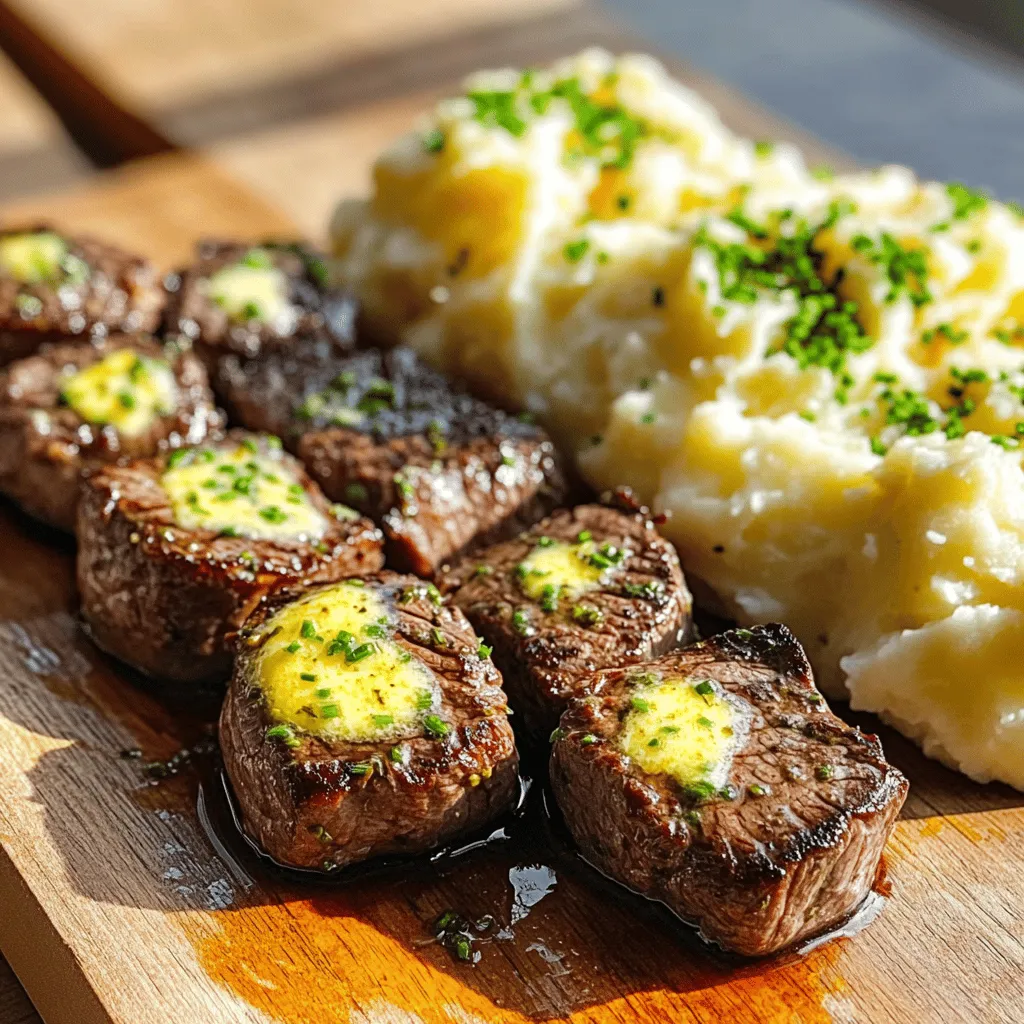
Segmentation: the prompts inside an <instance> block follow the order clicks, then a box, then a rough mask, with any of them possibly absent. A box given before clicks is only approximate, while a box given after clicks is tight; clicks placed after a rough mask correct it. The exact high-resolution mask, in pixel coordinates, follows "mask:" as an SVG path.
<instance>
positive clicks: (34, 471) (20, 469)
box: [0, 335, 223, 530]
mask: <svg viewBox="0 0 1024 1024" xmlns="http://www.w3.org/2000/svg"><path fill="white" fill-rule="evenodd" d="M222 424H223V420H222V417H221V414H220V413H219V412H218V411H217V410H216V409H215V407H214V404H213V395H211V394H210V389H209V387H208V386H207V379H206V371H205V370H204V369H203V365H202V363H200V362H199V360H198V359H196V357H195V356H194V355H191V354H189V353H181V352H179V351H178V350H177V349H176V348H175V347H173V346H161V345H159V344H157V343H156V342H155V341H154V340H153V339H152V338H149V337H147V336H144V335H138V336H131V335H113V336H111V337H110V338H108V339H107V340H106V341H103V342H96V343H94V342H90V341H79V342H74V343H70V344H66V345H53V346H48V347H47V348H46V349H45V350H44V351H42V352H40V353H38V354H37V355H34V356H28V357H26V358H25V359H20V360H18V361H16V362H14V363H11V364H10V365H9V366H7V367H5V368H4V369H3V370H0V491H3V492H4V493H5V494H7V495H9V496H10V497H12V498H13V499H14V500H15V501H17V502H18V503H19V504H20V505H21V506H22V508H24V509H25V510H26V511H27V512H29V513H30V514H32V515H34V516H36V517H37V518H39V519H42V520H44V521H45V522H48V523H50V524H51V525H53V526H57V527H60V528H61V529H64V530H72V529H74V523H75V505H76V503H77V501H78V491H79V478H80V476H81V475H82V473H83V472H86V471H89V470H91V469H94V468H96V467H97V466H100V465H105V464H109V463H115V462H120V461H127V460H128V459H132V458H142V457H145V456H149V455H155V454H157V453H158V452H163V451H168V450H170V449H173V448H178V447H181V446H182V445H188V444H198V443H200V442H201V441H203V440H204V439H205V438H206V437H207V436H209V435H211V434H215V433H219V432H220V430H221V427H222Z"/></svg>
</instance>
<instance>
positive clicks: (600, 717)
mask: <svg viewBox="0 0 1024 1024" xmlns="http://www.w3.org/2000/svg"><path fill="white" fill-rule="evenodd" d="M649 671H653V672H660V673H665V674H668V673H671V674H672V676H674V677H675V676H682V677H684V678H697V679H701V680H714V681H716V682H717V683H719V684H721V686H722V687H723V688H724V690H725V691H726V692H727V693H729V694H732V695H733V696H735V697H736V698H739V699H740V700H742V701H743V702H745V703H746V704H748V705H749V706H750V707H751V708H752V709H753V718H752V719H751V724H750V731H749V734H748V735H747V737H746V740H745V742H744V743H743V745H742V746H741V747H740V749H739V750H737V751H736V753H735V756H734V760H733V763H732V766H731V769H730V783H729V786H728V787H726V791H725V792H724V793H719V794H717V795H714V796H712V797H711V798H710V799H708V798H706V797H704V796H695V795H694V794H693V792H691V791H689V790H687V789H686V788H685V787H682V786H680V785H679V784H678V783H677V782H676V780H675V779H674V778H672V777H671V776H668V775H661V774H659V775H651V774H648V773H646V772H645V771H643V770H642V769H640V768H639V767H638V766H637V765H636V764H635V763H634V762H632V761H631V760H630V758H629V757H627V756H626V755H625V753H623V752H622V750H621V749H620V748H619V747H618V746H617V744H616V740H617V737H618V736H619V735H620V733H621V729H622V722H623V717H624V715H626V714H627V713H628V711H629V709H630V706H631V704H630V702H631V693H632V692H633V691H634V688H635V686H636V685H637V678H638V673H644V672H649ZM641 678H642V676H641ZM593 689H594V695H593V696H591V697H589V698H585V699H582V700H576V701H573V702H572V704H570V706H569V708H568V710H567V711H566V713H565V714H564V715H563V716H562V720H561V724H560V726H559V729H558V732H557V733H556V735H555V743H554V748H553V751H552V757H551V782H552V787H553V789H554V792H555V796H556V798H557V800H558V804H559V807H560V808H561V809H562V812H563V814H564V816H565V820H566V823H567V825H568V827H569V830H570V832H571V833H572V835H573V837H574V838H575V840H576V842H577V844H578V845H579V847H580V849H581V850H582V852H583V854H584V856H585V857H586V858H587V859H588V860H590V861H591V862H592V863H593V864H594V865H595V866H596V867H597V868H599V869H600V870H601V871H603V872H605V873H606V874H608V875H609V876H611V877H612V878H614V879H616V880H618V881H619V882H622V883H623V884H625V885H627V886H628V887H629V888H631V889H633V890H635V891H637V892H639V893H641V894H643V895H645V896H648V897H651V898H653V899H657V900H661V901H663V902H665V903H666V904H667V905H668V906H669V907H670V908H672V909H673V910H674V911H675V912H676V913H678V914H679V915H680V916H681V917H683V918H684V919H686V920H688V921H690V922H692V923H694V924H696V925H697V926H699V928H700V929H701V931H702V933H703V935H704V936H705V937H706V938H708V939H710V940H712V941H715V942H717V943H719V944H720V945H722V946H724V947H725V948H727V949H731V950H734V951H736V952H739V953H743V954H746V955H750V956H760V955H765V954H769V953H773V952H776V951H778V950H780V949H783V948H785V947H787V946H790V945H792V944H794V943H796V942H799V941H801V940H803V939H807V938H810V937H812V936H814V935H816V934H820V933H822V932H824V931H827V930H828V929H830V928H832V927H835V926H836V925H837V924H839V923H841V922H842V921H843V920H844V919H845V918H847V917H848V916H849V915H850V914H852V913H853V912H854V911H855V910H856V909H857V907H858V906H859V905H860V903H861V902H862V901H863V899H864V897H865V896H866V895H867V893H868V891H869V890H870V888H871V886H872V884H873V882H874V879H875V877H876V872H877V869H878V865H879V859H880V857H881V854H882V850H883V848H884V846H885V843H886V840H887V839H888V837H889V834H890V832H891V830H892V828H893V826H894V824H895V822H896V817H897V815H898V814H899V810H900V808H901V806H902V805H903V801H904V799H905V797H906V793H907V781H906V779H905V778H904V777H903V775H902V774H901V773H900V772H899V771H898V770H897V769H895V768H894V767H892V766H891V765H889V764H888V763H887V762H886V761H885V758H884V756H883V753H882V748H881V745H880V743H879V741H878V738H877V737H875V736H870V735H865V734H864V733H862V732H860V730H859V729H854V728H852V727H850V726H848V725H846V724H845V723H844V722H842V721H841V720H840V719H839V718H837V717H836V716H835V715H834V714H832V712H831V711H830V710H829V709H828V706H827V705H826V703H825V701H824V699H823V698H822V697H821V695H820V694H819V693H818V691H817V690H816V689H815V687H814V684H813V681H812V679H811V669H810V665H809V664H808V662H807V659H806V657H805V655H804V652H803V649H802V648H801V647H800V645H799V643H797V641H796V639H795V638H794V637H793V635H792V634H791V633H790V631H789V630H788V629H787V628H786V627H785V626H779V625H769V626H758V627H755V628H753V629H751V630H742V629H737V630H731V631H729V632H727V633H723V634H721V635H720V636H716V637H713V638H712V639H710V640H706V641H703V642H701V643H698V644H694V645H693V646H691V647H687V648H684V649H682V650H679V651H675V652H673V653H671V654H668V655H666V656H665V657H663V658H661V659H660V660H658V661H654V662H651V663H649V664H645V665H641V666H638V667H636V668H634V669H612V670H609V671H606V672H603V673H601V674H600V675H599V676H598V677H597V678H596V680H595V681H594V687H593Z"/></svg>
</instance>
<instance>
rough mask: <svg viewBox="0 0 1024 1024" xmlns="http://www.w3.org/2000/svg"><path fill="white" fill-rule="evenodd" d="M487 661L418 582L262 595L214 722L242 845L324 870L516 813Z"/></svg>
mask: <svg viewBox="0 0 1024 1024" xmlns="http://www.w3.org/2000/svg"><path fill="white" fill-rule="evenodd" d="M486 655H487V652H486V649H485V648H483V647H482V646H481V644H480V641H479V640H478V638H477V637H476V636H475V635H474V633H473V630H472V629H471V628H470V626H469V624H468V623H467V622H466V620H465V618H464V617H463V616H462V614H461V613H460V612H459V611H458V610H457V609H455V608H450V607H447V606H445V605H443V604H442V603H441V600H440V595H439V594H438V592H437V590H436V589H435V588H434V587H433V586H431V585H430V584H425V583H423V582H422V581H420V580H417V579H415V578H414V577H410V576H399V575H396V574H395V573H382V574H381V575H380V576H377V577H373V578H369V579H366V580H365V581H364V580H351V581H347V582H342V583H337V584H331V585H328V586H325V587H320V588H317V589H315V590H313V591H312V592H308V593H304V594H299V595H295V594H290V595H282V596H279V597H275V598H271V599H270V600H269V601H268V602H266V603H265V604H264V605H263V606H261V607H260V608H259V609H258V610H257V611H256V612H255V613H254V614H253V616H252V617H251V618H250V619H249V621H248V622H247V623H246V625H245V628H244V630H243V632H242V634H241V635H240V639H239V644H238V658H237V660H236V663H235V671H234V675H233V676H232V680H231V685H230V687H229V690H228V696H227V699H226V701H225V704H224V709H223V711H222V713H221V720H220V737H221V750H222V751H223V755H224V764H225V767H226V769H227V773H228V777H229V778H230V780H231V784H232V787H233V789H234V792H235V796H236V798H237V801H238V804H239V806H240V808H241V812H242V820H243V823H244V827H245V830H246V832H247V833H248V835H249V836H250V837H251V838H252V839H254V840H255V841H256V842H258V843H259V844H260V845H261V846H262V847H263V849H265V850H266V852H267V853H268V854H270V856H271V857H273V858H274V859H275V860H276V861H278V862H279V863H281V864H285V865H288V866H291V867H297V868H312V869H322V870H328V871H329V870H333V869H335V868H340V867H344V866H345V865H348V864H352V863H355V862H356V861H361V860H365V859H366V858H368V857H377V856H381V855H386V854H415V853H422V852H424V851H426V850H430V849H434V848H435V847H438V846H441V845H442V844H444V843H446V842H448V841H450V840H452V839H454V838H455V837H456V836H459V835H462V834H464V833H467V832H470V831H472V830H474V829H476V828H478V827H479V826H481V825H483V824H484V823H485V822H487V821H489V820H491V819H492V818H494V817H495V816H496V815H498V814H500V813H502V812H503V811H505V810H507V809H509V808H510V807H512V806H513V805H514V803H515V802H516V799H517V794H518V755H517V753H516V748H515V742H514V740H513V737H512V729H511V727H510V726H509V722H508V718H507V717H506V712H507V710H508V709H507V708H506V706H505V694H504V692H503V691H502V689H501V676H500V675H499V674H498V672H497V670H496V669H495V667H494V665H493V664H492V663H491V661H490V660H489V658H488V657H487V656H486Z"/></svg>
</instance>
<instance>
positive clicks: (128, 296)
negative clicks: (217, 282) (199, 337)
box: [0, 225, 164, 366]
mask: <svg viewBox="0 0 1024 1024" xmlns="http://www.w3.org/2000/svg"><path fill="white" fill-rule="evenodd" d="M163 305H164V291H163V289H162V288H161V287H160V282H159V279H158V278H157V273H156V270H155V268H154V267H153V265H152V264H151V263H150V262H149V261H148V260H145V259H143V258H142V257H140V256H133V255H131V254H130V253H127V252H123V251H122V250H120V249H118V248H115V247H114V246H111V245H106V244H104V243H103V242H98V241H96V240H95V239H92V238H84V237H82V238H74V237H71V236H68V235H63V234H60V233H58V232H57V231H55V230H54V229H53V228H51V227H48V226H46V225H39V226H36V227H31V228H23V229H17V230H14V229H7V230H4V231H0V366H2V365H3V364H5V363H9V362H11V361H12V360H14V359H21V358H23V357H25V356H28V355H31V354H32V353H33V352H35V351H36V349H38V348H39V347H40V346H41V345H42V344H43V343H45V342H56V341H61V340H69V339H71V338H73V337H74V336H76V335H86V336H92V337H94V338H103V337H105V336H106V335H108V334H111V333H114V332H128V333H135V332H137V331H145V332H152V331H154V330H156V327H157V325H158V324H159V322H160V313H161V311H162V309H163Z"/></svg>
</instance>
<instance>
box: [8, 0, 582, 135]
mask: <svg viewBox="0 0 1024 1024" xmlns="http://www.w3.org/2000/svg"><path fill="white" fill-rule="evenodd" d="M574 4H575V0H503V2H502V3H494V2H493V0H432V2H430V3H423V2H422V0H387V2H381V3H367V2H364V0H335V2H333V3H307V2H305V0H216V2H209V0H148V2H145V3H141V2H111V0H4V3H3V4H0V9H2V8H6V9H7V10H9V11H10V12H12V13H14V14H15V15H17V16H18V17H19V18H20V19H21V20H23V21H24V22H25V23H26V24H27V25H29V26H30V27H31V28H32V29H33V30H34V31H35V32H36V34H37V35H39V36H41V37H43V38H45V39H46V40H48V41H49V42H51V43H52V44H53V45H54V46H55V47H57V48H58V49H59V50H60V51H61V52H62V53H63V54H64V55H65V56H66V57H67V58H68V59H69V60H71V61H72V62H74V63H75V64H76V65H77V66H78V67H79V68H80V69H81V70H82V71H83V72H84V73H85V74H86V75H87V76H88V77H89V78H90V79H91V80H92V81H93V82H95V83H96V84H97V85H99V86H100V87H101V88H102V89H103V90H104V91H105V92H106V93H107V94H108V95H109V96H110V97H112V98H113V99H114V100H115V101H116V102H117V103H119V104H120V105H121V106H123V107H124V108H125V109H128V110H131V111H132V112H134V113H136V114H138V115H140V116H141V117H143V118H145V119H147V120H148V121H150V122H151V123H154V124H156V125H158V126H160V125H164V124H167V123H170V122H171V121H174V119H175V117H176V111H180V110H192V111H196V112H198V111H200V110H201V108H202V107H203V106H204V105H205V104H209V103H216V102H224V101H226V100H227V99H228V98H229V97H232V96H235V97H240V98H241V99H242V100H243V102H244V99H245V97H246V96H254V95H255V94H256V93H257V92H259V91H260V90H265V89H267V88H268V87H274V86H275V84H281V85H286V84H287V83H289V82H293V81H295V80H296V79H297V78H299V77H301V76H304V75H311V74H317V73H325V72H327V71H328V70H329V69H331V68H337V69H341V70H342V71H343V69H344V68H345V67H346V66H348V65H353V66H354V67H355V69H356V70H358V68H359V67H360V64H359V62H360V61H365V60H367V59H372V58H373V57H374V56H376V55H379V54H381V53H388V52H398V53H402V52H404V51H405V50H406V49H407V48H410V47H412V48H418V49H426V48H427V47H430V46H433V50H434V53H435V59H439V60H443V59H444V47H443V46H440V45H437V43H438V42H439V41H440V40H442V39H448V38H450V37H451V36H453V35H454V34H456V33H458V32H464V33H472V32H474V31H487V30H490V29H494V28H496V27H497V28H499V29H500V28H505V27H508V26H510V25H515V24H516V23H518V22H521V21H524V20H528V19H530V18H534V17H538V16H539V17H543V16H544V15H546V14H550V13H551V12H557V11H560V10H562V9H564V8H567V7H570V6H574ZM175 123H176V124H177V125H178V127H179V129H180V130H185V128H187V123H188V118H187V117H186V118H181V117H178V119H177V121H176V122H175ZM174 141H176V142H179V143H193V142H195V139H194V138H192V137H188V138H186V137H183V136H181V135H179V136H178V137H176V138H175V140H174Z"/></svg>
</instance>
